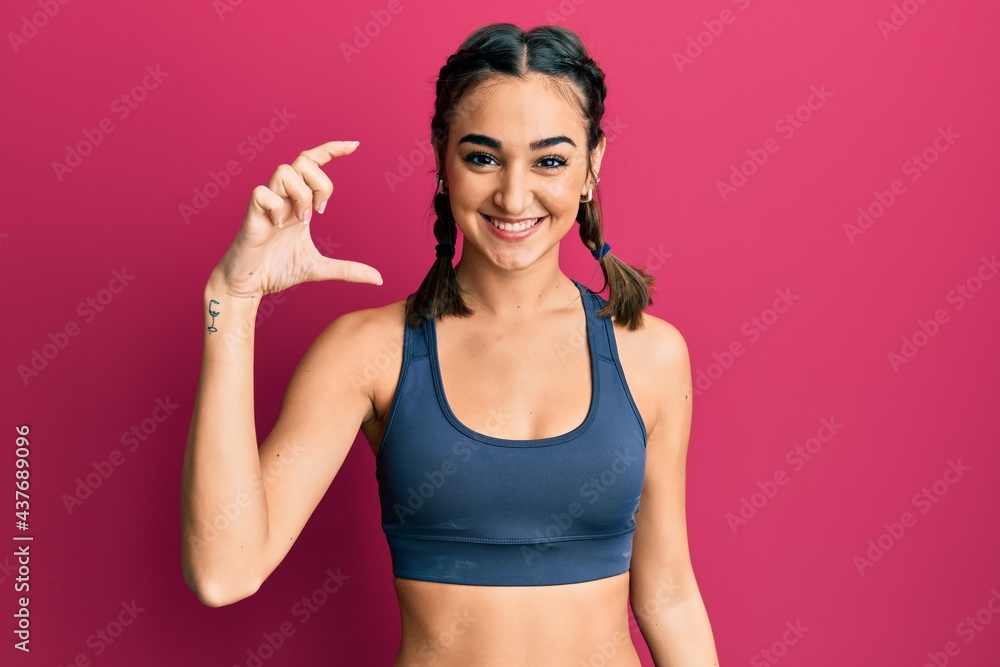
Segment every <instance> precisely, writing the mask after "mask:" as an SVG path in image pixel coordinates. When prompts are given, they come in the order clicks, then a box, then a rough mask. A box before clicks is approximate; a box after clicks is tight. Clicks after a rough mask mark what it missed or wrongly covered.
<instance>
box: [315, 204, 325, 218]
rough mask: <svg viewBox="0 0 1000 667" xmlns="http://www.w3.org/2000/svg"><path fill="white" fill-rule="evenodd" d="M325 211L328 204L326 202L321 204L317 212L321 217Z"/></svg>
mask: <svg viewBox="0 0 1000 667" xmlns="http://www.w3.org/2000/svg"><path fill="white" fill-rule="evenodd" d="M325 210H326V202H325V201H324V202H322V203H320V205H319V208H318V209H316V211H317V212H318V213H319V214H320V215H323V211H325Z"/></svg>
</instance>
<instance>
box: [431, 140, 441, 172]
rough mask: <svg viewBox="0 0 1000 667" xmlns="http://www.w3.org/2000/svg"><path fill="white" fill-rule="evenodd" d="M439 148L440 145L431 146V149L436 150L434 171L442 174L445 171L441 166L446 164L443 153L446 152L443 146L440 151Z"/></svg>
mask: <svg viewBox="0 0 1000 667" xmlns="http://www.w3.org/2000/svg"><path fill="white" fill-rule="evenodd" d="M438 146H439V144H431V147H432V148H433V149H434V170H435V171H437V172H438V173H439V174H440V173H442V172H443V171H444V169H443V168H442V166H441V165H442V163H443V162H444V160H443V159H442V156H441V151H443V150H444V147H443V146H442V147H441V148H440V149H439V148H438Z"/></svg>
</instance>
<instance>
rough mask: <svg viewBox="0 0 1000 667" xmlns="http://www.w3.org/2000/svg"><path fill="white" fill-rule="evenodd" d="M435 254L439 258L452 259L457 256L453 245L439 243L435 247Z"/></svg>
mask: <svg viewBox="0 0 1000 667" xmlns="http://www.w3.org/2000/svg"><path fill="white" fill-rule="evenodd" d="M434 254H435V256H437V257H447V258H448V259H451V258H452V257H454V256H455V246H454V245H452V244H451V243H438V244H437V245H436V246H434Z"/></svg>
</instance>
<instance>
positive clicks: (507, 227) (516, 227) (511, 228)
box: [480, 213, 546, 232]
mask: <svg viewBox="0 0 1000 667" xmlns="http://www.w3.org/2000/svg"><path fill="white" fill-rule="evenodd" d="M480 215H482V216H483V217H484V218H486V221H487V222H489V223H490V224H491V225H493V226H494V227H496V228H497V229H499V230H501V231H504V232H523V231H525V230H526V229H531V228H532V227H534V226H535V225H537V224H538V223H539V222H541V221H542V220H544V219H545V217H546V216H544V215H543V216H542V217H540V218H532V219H531V220H525V221H523V222H499V221H497V220H494V219H493V218H491V217H490V216H488V215H486V214H485V213H481V214H480Z"/></svg>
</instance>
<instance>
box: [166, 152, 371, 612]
mask: <svg viewBox="0 0 1000 667" xmlns="http://www.w3.org/2000/svg"><path fill="white" fill-rule="evenodd" d="M351 150H353V146H350V147H349V148H345V147H344V146H343V145H342V142H331V143H330V144H324V145H323V146H320V147H317V148H316V149H313V150H312V151H305V152H303V153H302V154H301V155H300V157H299V158H298V159H297V160H296V161H295V162H294V163H293V165H291V166H290V165H282V166H281V167H279V168H278V170H277V171H276V172H275V175H274V177H272V179H271V182H270V183H269V185H268V187H267V188H264V187H263V186H260V187H258V188H257V189H255V190H254V196H253V198H252V199H251V203H250V207H249V211H248V214H247V219H246V220H245V221H244V225H243V228H242V229H241V230H240V233H239V234H238V235H237V238H236V240H235V241H234V242H233V245H232V246H231V247H230V249H229V250H228V251H227V253H226V256H225V257H224V258H223V259H222V261H220V263H219V265H218V266H217V267H216V269H215V270H213V272H212V274H211V276H210V277H209V280H208V283H207V285H206V287H205V293H204V301H203V308H204V315H205V330H204V348H203V355H202V367H201V377H200V380H199V386H198V393H197V397H196V400H195V406H194V412H193V414H192V419H191V428H190V431H189V435H188V441H187V448H186V450H185V456H184V467H183V473H182V481H181V495H182V519H181V521H182V538H183V539H182V567H183V571H184V579H185V581H186V582H187V584H188V586H189V587H190V588H191V589H192V590H193V591H194V592H195V593H196V594H197V595H198V597H199V599H200V600H201V601H202V602H203V603H205V604H207V605H210V606H221V605H225V604H230V603H232V602H235V601H237V600H240V599H243V598H245V597H247V596H249V595H251V594H253V593H254V592H255V591H256V590H257V589H258V588H259V586H260V585H261V583H262V582H263V581H264V580H265V579H266V578H267V576H268V575H269V574H270V573H271V572H272V571H273V570H274V568H275V567H277V565H278V563H280V562H281V560H282V559H283V558H284V556H285V555H286V554H287V552H288V550H289V549H290V548H291V545H292V543H293V542H294V541H295V539H296V537H297V536H298V535H299V533H300V532H301V530H302V527H303V526H304V525H305V522H306V520H307V519H308V517H309V516H310V515H311V513H312V512H313V510H314V509H315V507H316V505H317V504H318V503H319V500H320V499H321V498H322V496H323V493H325V491H326V489H327V487H328V486H329V484H330V482H331V481H332V479H333V477H334V476H335V475H336V473H337V471H338V470H339V469H340V465H341V464H342V463H343V460H344V458H345V457H346V455H347V450H348V449H349V447H350V445H351V443H352V442H353V441H354V439H355V437H356V436H357V431H358V428H359V426H360V424H361V422H362V420H363V419H364V418H365V416H366V415H367V413H368V410H369V409H370V407H371V401H370V398H369V397H370V389H371V388H370V386H368V385H366V384H364V383H359V382H358V381H357V371H356V368H355V364H356V361H354V360H355V359H356V358H357V357H358V352H359V350H358V348H357V345H358V344H359V343H360V342H363V339H362V338H361V337H360V336H359V334H358V332H357V329H358V328H359V325H360V324H362V322H363V320H364V316H363V315H357V314H351V315H346V316H342V317H341V318H338V320H337V321H335V322H334V323H333V324H331V325H330V326H329V327H327V329H326V330H325V331H324V332H323V334H321V335H320V337H319V338H317V340H316V342H315V343H314V344H313V345H312V347H311V348H310V349H309V351H308V352H307V353H306V355H305V356H304V357H303V360H302V362H301V363H300V364H299V366H298V368H297V369H296V372H295V375H294V376H293V378H292V381H291V382H290V384H289V388H288V392H287V393H286V397H285V401H284V402H283V404H282V409H281V412H280V414H279V417H278V421H277V422H276V424H275V427H274V429H272V431H271V433H270V434H269V435H268V437H267V438H266V439H265V440H264V442H263V443H261V445H260V447H259V448H258V443H257V436H256V429H255V425H254V397H253V353H254V352H253V350H254V320H255V317H256V313H257V305H258V303H259V301H260V298H261V297H262V296H263V295H264V294H269V293H274V292H277V291H280V290H281V289H286V288H287V287H290V286H291V285H294V284H298V283H300V282H306V281H310V280H331V279H332V280H338V279H339V280H347V281H351V282H372V283H381V277H380V276H379V275H378V272H377V271H375V270H374V269H372V268H371V267H367V266H365V265H362V264H357V263H354V262H348V261H342V260H335V259H330V258H326V257H323V256H321V255H320V254H319V252H318V251H317V250H316V248H315V246H314V245H313V244H312V240H311V237H310V234H309V229H308V226H307V224H306V222H307V221H308V220H309V219H310V218H311V215H310V213H311V209H312V208H316V209H317V210H321V209H322V208H323V207H324V206H325V203H326V201H327V199H328V198H329V196H330V193H331V192H332V189H333V188H332V184H331V183H330V182H329V179H327V178H326V176H325V174H323V172H322V171H321V170H320V169H319V166H320V165H322V164H324V163H325V162H326V161H328V160H329V159H331V158H332V157H334V156H337V155H343V154H346V153H348V152H350V151H351ZM279 225H280V226H279ZM352 379H353V381H352Z"/></svg>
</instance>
